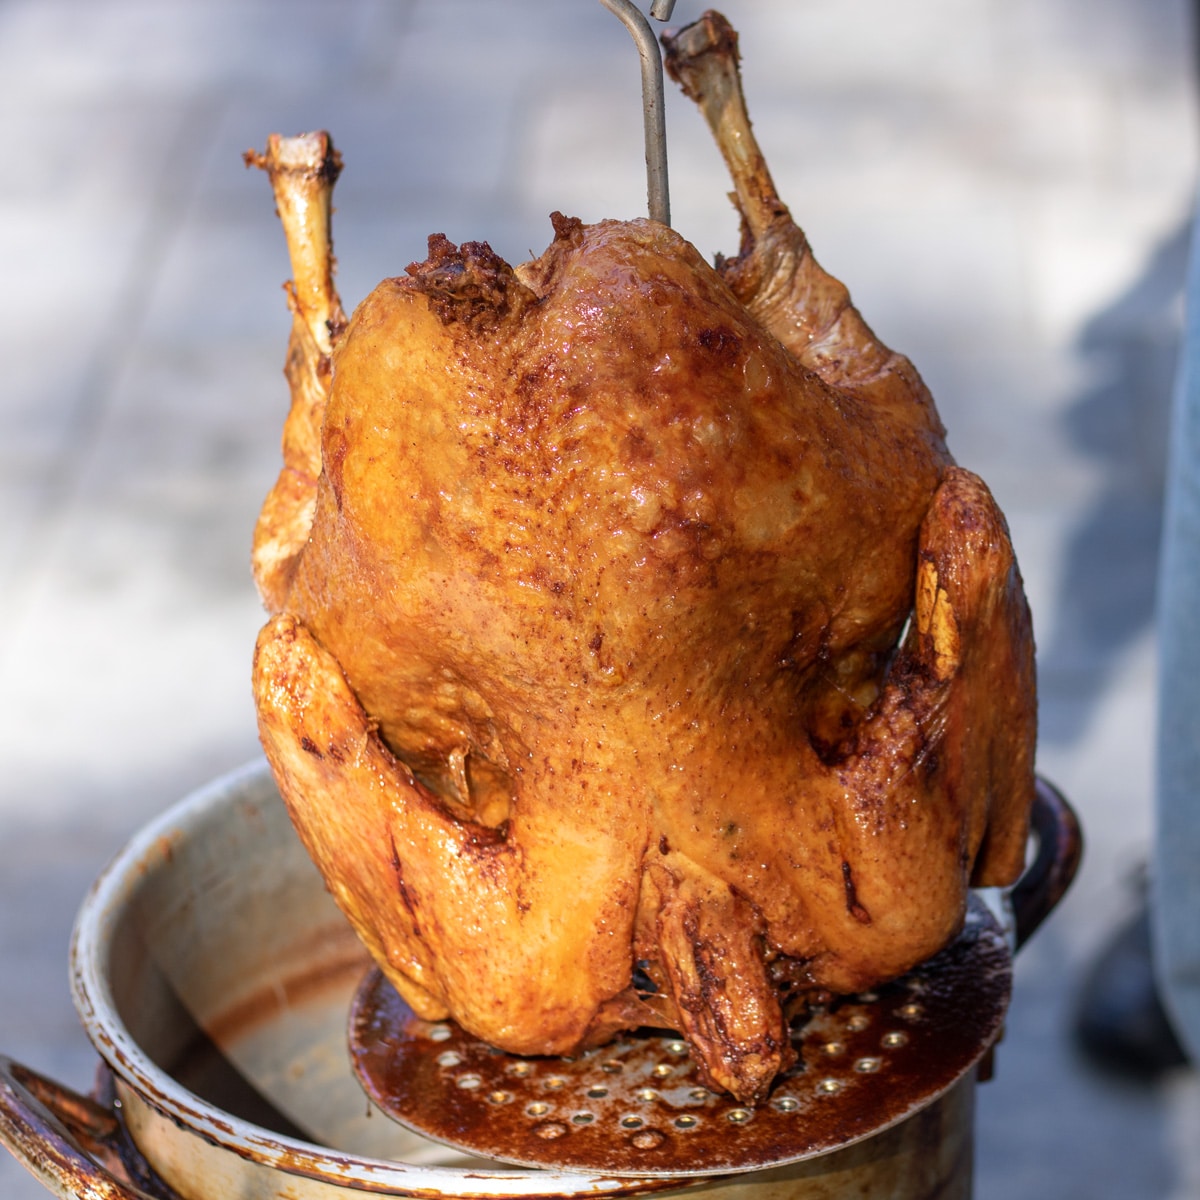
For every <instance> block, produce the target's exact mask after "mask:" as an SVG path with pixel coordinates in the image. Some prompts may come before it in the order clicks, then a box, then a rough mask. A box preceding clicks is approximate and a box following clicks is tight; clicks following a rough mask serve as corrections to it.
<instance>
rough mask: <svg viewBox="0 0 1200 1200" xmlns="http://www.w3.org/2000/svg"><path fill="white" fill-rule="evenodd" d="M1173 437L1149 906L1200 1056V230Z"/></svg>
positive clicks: (1176, 1017) (1182, 1018)
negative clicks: (1150, 898) (1153, 859)
mask: <svg viewBox="0 0 1200 1200" xmlns="http://www.w3.org/2000/svg"><path fill="white" fill-rule="evenodd" d="M1194 237H1195V235H1194ZM1170 437H1171V442H1170V453H1169V461H1168V468H1167V489H1166V499H1165V510H1164V523H1163V543H1162V554H1161V559H1160V567H1159V594H1158V637H1159V713H1158V779H1157V803H1158V834H1157V845H1156V848H1155V862H1154V865H1153V870H1152V886H1153V901H1152V904H1151V913H1152V917H1153V927H1154V950H1155V956H1154V957H1155V962H1156V964H1157V968H1158V977H1159V982H1160V986H1161V991H1162V996H1163V1001H1164V1004H1165V1006H1166V1009H1167V1011H1168V1013H1169V1014H1170V1016H1171V1019H1172V1024H1173V1025H1174V1027H1175V1032H1176V1033H1177V1034H1178V1036H1179V1038H1180V1040H1181V1041H1182V1042H1183V1043H1184V1046H1185V1048H1186V1049H1187V1051H1188V1053H1189V1055H1190V1057H1191V1060H1192V1061H1193V1062H1200V237H1195V240H1194V242H1193V247H1192V258H1191V264H1190V267H1189V271H1188V286H1187V318H1186V324H1185V329H1184V340H1183V350H1182V354H1181V358H1180V372H1179V379H1178V383H1177V386H1176V392H1175V408H1174V415H1173V419H1172V424H1171V435H1170Z"/></svg>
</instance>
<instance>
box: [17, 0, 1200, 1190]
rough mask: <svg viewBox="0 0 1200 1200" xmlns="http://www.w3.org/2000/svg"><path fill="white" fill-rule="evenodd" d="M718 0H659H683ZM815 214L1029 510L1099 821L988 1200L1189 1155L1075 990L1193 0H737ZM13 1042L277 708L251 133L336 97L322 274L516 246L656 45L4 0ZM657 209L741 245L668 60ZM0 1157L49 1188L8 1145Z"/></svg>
mask: <svg viewBox="0 0 1200 1200" xmlns="http://www.w3.org/2000/svg"><path fill="white" fill-rule="evenodd" d="M701 8H702V6H701V5H699V4H695V3H692V2H691V0H680V2H679V4H678V6H677V9H676V13H675V20H674V22H673V23H682V22H685V21H688V20H691V19H693V18H694V17H695V16H697V15H699V12H700V11H701ZM725 11H726V13H727V15H728V16H729V17H730V18H731V19H732V20H733V22H734V24H735V25H737V26H738V27H739V28H740V30H741V33H742V50H743V56H744V68H745V75H746V85H747V91H748V94H749V100H750V105H751V110H752V115H753V117H754V119H755V125H756V129H757V131H758V133H759V135H760V138H761V140H762V142H763V144H764V147H765V150H766V152H767V155H768V157H769V160H770V162H771V164H772V168H773V170H774V173H775V176H776V180H777V182H778V184H779V186H780V189H781V191H782V192H783V194H784V196H785V198H786V199H787V200H788V202H789V203H790V204H791V206H792V209H793V211H794V213H795V214H796V216H797V218H798V220H799V221H800V222H801V224H802V225H803V226H804V227H805V228H806V230H807V232H808V234H809V236H810V239H811V241H812V243H813V246H814V248H815V250H816V253H817V255H818V257H819V258H820V259H821V261H822V263H823V264H824V265H825V266H826V267H827V268H829V269H830V270H831V271H833V272H834V274H836V275H838V276H839V277H840V278H842V279H843V280H845V281H846V282H847V283H848V284H849V285H850V287H851V289H852V291H853V293H854V296H855V300H856V302H857V303H858V305H859V307H860V308H861V309H862V311H863V312H864V314H865V315H866V317H867V319H868V320H869V321H870V322H871V324H872V325H873V326H874V328H875V329H876V331H877V332H878V333H879V334H880V336H881V337H883V338H884V340H886V341H888V342H889V343H891V344H892V345H894V346H896V347H897V348H899V349H901V350H903V351H904V352H905V353H907V354H908V355H909V356H910V357H911V358H912V359H913V360H914V361H915V362H916V363H917V365H918V367H919V368H920V370H921V371H922V373H923V374H924V376H925V378H926V380H927V381H928V383H929V384H930V386H931V388H932V390H933V392H934V395H935V396H936V397H937V398H938V403H939V406H940V408H941V411H942V414H943V417H944V419H945V422H946V424H947V426H948V428H949V431H950V439H951V446H952V449H953V450H954V452H955V454H956V455H957V457H958V459H959V461H960V462H962V463H963V464H964V465H966V466H969V467H971V468H973V469H974V470H976V471H978V472H979V473H980V474H982V475H983V476H984V478H985V479H987V480H988V482H989V483H990V484H991V485H992V488H993V490H994V491H995V493H996V495H997V497H998V499H999V500H1000V503H1001V505H1002V506H1003V507H1004V509H1005V510H1006V512H1007V514H1008V517H1009V520H1010V524H1011V526H1012V531H1013V537H1014V542H1015V544H1016V547H1017V551H1018V554H1019V556H1020V558H1021V563H1022V568H1023V571H1024V575H1025V579H1026V583H1027V586H1028V591H1029V595H1030V599H1031V603H1032V605H1033V609H1034V614H1035V620H1036V623H1037V628H1038V631H1039V645H1040V654H1041V659H1040V662H1041V704H1042V743H1041V751H1040V760H1039V761H1040V764H1041V769H1042V771H1043V773H1044V774H1046V775H1047V776H1049V777H1050V778H1051V779H1053V780H1054V781H1055V782H1057V783H1058V784H1059V785H1060V786H1061V787H1062V788H1063V789H1064V790H1065V791H1066V793H1067V794H1068V795H1069V796H1070V797H1071V798H1072V799H1073V801H1074V802H1075V804H1076V805H1077V807H1078V809H1079V811H1080V813H1081V815H1082V817H1083V819H1084V822H1085V825H1086V828H1087V833H1088V858H1087V862H1086V865H1085V868H1084V870H1083V872H1082V875H1081V878H1080V879H1079V881H1078V883H1077V886H1076V888H1075V890H1074V892H1073V893H1072V895H1071V896H1070V897H1069V899H1068V901H1067V902H1066V903H1065V904H1064V905H1063V906H1062V908H1061V909H1060V911H1059V913H1058V914H1057V915H1056V916H1055V917H1054V918H1053V919H1052V921H1051V922H1050V923H1049V924H1048V925H1047V926H1046V928H1045V929H1044V930H1043V931H1042V932H1040V933H1039V934H1038V936H1037V938H1036V939H1035V940H1034V941H1033V942H1032V943H1031V944H1030V946H1029V947H1028V948H1027V950H1026V951H1025V952H1023V954H1022V956H1021V959H1020V960H1019V963H1018V971H1017V979H1018V982H1017V990H1016V996H1015V999H1014V1006H1013V1010H1012V1019H1011V1021H1010V1023H1009V1028H1008V1033H1007V1037H1006V1039H1005V1041H1004V1043H1003V1045H1002V1047H1001V1049H1000V1052H999V1054H998V1074H997V1078H996V1079H995V1081H993V1082H992V1083H989V1084H988V1085H987V1086H986V1087H984V1088H983V1089H982V1090H981V1093H980V1111H979V1118H978V1176H979V1178H978V1185H977V1196H978V1198H979V1200H1008V1198H1014V1197H1020V1198H1021V1200H1030V1198H1036V1197H1041V1196H1046V1197H1050V1196H1053V1197H1055V1200H1074V1198H1078V1200H1084V1198H1085V1197H1086V1198H1087V1200H1109V1198H1111V1200H1131V1198H1134V1197H1137V1198H1139V1200H1182V1198H1183V1197H1198V1196H1200V1150H1198V1149H1197V1146H1198V1145H1200V1137H1197V1130H1200V1091H1198V1089H1197V1084H1196V1080H1195V1078H1194V1076H1193V1075H1192V1074H1191V1073H1189V1072H1184V1073H1181V1074H1180V1075H1179V1076H1178V1077H1177V1078H1173V1079H1171V1080H1169V1081H1167V1082H1166V1083H1165V1084H1163V1085H1161V1086H1159V1087H1154V1088H1136V1087H1132V1086H1130V1085H1124V1084H1119V1083H1117V1082H1115V1081H1113V1080H1110V1079H1108V1078H1105V1077H1103V1076H1100V1075H1098V1074H1095V1073H1094V1072H1092V1071H1091V1070H1090V1069H1089V1068H1088V1067H1087V1066H1086V1065H1085V1064H1084V1063H1082V1062H1080V1061H1079V1060H1078V1059H1077V1057H1076V1056H1075V1055H1074V1052H1073V1051H1072V1049H1071V1046H1070V1043H1069V1038H1068V1034H1067V1024H1068V1018H1069V1010H1070V1006H1071V1004H1072V1003H1073V1000H1074V995H1075V989H1076V987H1077V986H1078V985H1077V980H1078V977H1079V973H1080V970H1081V968H1082V966H1083V965H1084V964H1085V963H1086V962H1087V960H1088V958H1089V956H1090V954H1091V953H1092V952H1093V951H1094V950H1095V948H1096V947H1097V946H1098V945H1099V944H1100V943H1101V942H1102V941H1103V939H1104V937H1105V935H1106V934H1107V932H1108V931H1109V930H1110V929H1111V928H1112V926H1113V924H1114V923H1115V922H1116V921H1117V920H1118V919H1119V918H1120V917H1121V916H1122V915H1123V914H1124V913H1125V912H1126V911H1127V910H1128V909H1129V908H1131V907H1132V905H1133V904H1134V903H1135V901H1136V888H1135V887H1134V886H1133V884H1132V882H1131V880H1132V879H1133V877H1134V876H1135V875H1136V872H1137V869H1138V867H1139V864H1140V863H1141V862H1142V861H1143V860H1144V858H1145V856H1146V853H1147V849H1148V845H1149V838H1150V831H1151V820H1152V816H1151V809H1150V781H1151V766H1152V763H1151V738H1152V730H1153V684H1154V630H1153V614H1152V599H1153V578H1154V569H1155V556H1156V540H1157V532H1158V501H1159V493H1160V488H1161V474H1162V459H1163V438H1164V436H1165V412H1166V405H1167V402H1168V394H1169V388H1170V375H1171V369H1172V364H1173V355H1174V347H1175V342H1176V339H1177V336H1178V329H1179V318H1180V283H1181V279H1182V271H1183V263H1184V258H1185V254H1186V231H1185V225H1184V222H1185V219H1186V217H1187V214H1188V212H1189V210H1190V205H1191V197H1192V190H1193V184H1194V177H1195V170H1196V159H1197V155H1196V148H1197V130H1196V115H1195V104H1194V94H1193V93H1194V83H1193V70H1192V66H1193V64H1192V53H1193V40H1192V32H1191V28H1190V23H1189V16H1190V13H1189V9H1188V6H1187V4H1186V3H1185V0H1004V2H1001V0H983V2H980V3H975V4H969V5H965V4H961V3H955V2H954V0H909V2H908V3H906V4H903V5H897V4H894V3H890V2H888V0H808V2H806V3H804V4H796V3H793V2H792V0H728V5H727V7H726V8H725ZM0 79H3V80H4V84H5V86H4V88H3V89H2V91H0V131H2V137H3V146H4V151H5V152H4V156H3V158H4V161H3V167H2V168H0V278H2V279H3V281H4V284H5V286H4V289H3V295H2V296H0V362H2V363H3V365H4V372H3V376H2V382H0V511H2V512H3V518H2V519H0V762H2V763H3V775H2V777H0V1051H4V1052H6V1053H8V1054H11V1055H13V1056H15V1057H17V1058H19V1059H21V1060H23V1061H25V1062H27V1063H29V1065H31V1066H34V1067H36V1068H38V1069H40V1070H42V1071H45V1072H46V1073H48V1074H51V1075H54V1076H57V1077H58V1078H60V1079H62V1080H63V1081H64V1082H66V1083H69V1084H72V1085H73V1086H76V1087H79V1088H86V1087H87V1086H88V1085H89V1082H90V1077H91V1073H92V1070H93V1067H94V1064H95V1055H94V1053H93V1052H92V1051H91V1049H90V1047H88V1045H87V1044H86V1042H85V1040H84V1038H83V1035H82V1033H81V1032H80V1031H79V1029H78V1025H77V1022H76V1020H75V1016H74V1013H73V1011H72V1008H71V1004H70V999H69V996H68V994H67V985H66V955H67V939H68V936H69V930H70V925H71V921H72V918H73V915H74V911H75V908H76V906H77V905H78V903H79V901H80V900H81V898H82V896H83V894H84V891H85V890H86V887H87V885H88V883H89V882H90V880H91V879H92V878H93V876H94V875H95V874H96V873H97V872H98V870H99V869H100V867H101V866H102V865H103V863H104V862H105V860H106V859H107V858H108V857H109V855H110V854H112V853H113V852H114V851H115V850H116V849H117V848H118V847H119V846H120V845H121V843H122V842H123V841H124V840H125V839H126V838H127V837H128V836H129V835H130V834H131V833H132V832H133V831H134V830H135V829H136V828H137V827H138V826H139V825H141V824H142V823H143V822H144V821H146V820H147V819H148V818H149V817H150V816H152V815H153V814H155V813H157V812H159V811H160V810H161V809H163V808H164V807H166V806H167V805H169V804H170V803H172V802H173V801H174V800H176V799H177V798H179V797H180V796H182V795H183V794H184V793H185V792H186V791H187V790H188V789H189V788H191V787H192V786H194V785H196V784H198V783H200V782H202V781H204V780H207V779H209V778H211V777H212V776H214V775H216V774H218V773H219V772H222V771H224V770H226V769H227V768H229V767H232V766H234V765H236V764H238V763H240V762H242V761H244V760H246V759H248V758H250V757H251V756H253V755H255V754H256V752H257V746H256V739H255V732H254V720H253V713H252V706H251V703H250V697H249V690H248V671H249V656H250V650H251V646H252V643H253V639H254V635H255V632H256V630H257V628H258V625H259V623H260V622H261V619H262V618H261V610H260V608H259V605H258V601H257V599H256V597H255V595H254V591H253V587H252V585H251V581H250V576H249V569H248V543H249V537H250V531H251V529H252V527H253V523H254V518H255V514H256V511H257V508H258V505H259V503H260V502H261V499H262V496H263V495H264V493H265V492H266V489H267V488H268V487H269V485H270V483H271V481H272V479H273V478H274V475H275V473H276V470H277V464H278V439H279V429H280V424H281V420H282V417H283V414H284V411H285V407H286V392H285V385H284V382H283V379H282V377H281V374H280V367H281V363H282V359H283V352H284V344H285V340H286V337H287V329H288V317H287V313H286V310H285V306H284V299H283V295H282V293H281V291H280V284H281V283H282V281H283V280H284V279H286V278H287V277H288V274H289V269H288V265H287V259H286V254H285V251H284V246H283V239H282V235H281V233H280V231H279V228H278V223H277V222H276V220H275V218H274V216H273V214H272V205H271V200H270V197H269V193H268V189H267V184H266V181H265V179H264V178H262V177H261V176H260V175H259V174H258V173H257V172H246V171H245V170H244V169H243V167H242V164H241V158H240V155H241V152H242V151H243V150H245V149H247V148H249V147H255V146H257V147H261V146H262V145H263V143H264V141H265V138H266V135H267V134H268V133H270V132H271V131H273V130H278V131H280V132H285V133H289V132H293V133H294V132H299V131H301V130H305V129H311V128H328V129H330V130H331V131H332V132H333V134H334V136H335V138H336V140H337V142H338V145H339V146H340V148H341V150H342V152H343V154H344V157H345V161H346V169H345V172H344V174H343V177H342V180H341V182H340V183H339V185H338V190H337V196H336V203H337V216H336V224H335V236H336V242H337V251H338V261H339V284H340V287H341V290H342V295H343V298H344V299H345V301H346V302H347V306H348V307H349V306H350V305H352V304H354V303H356V302H357V301H358V300H360V299H361V298H362V297H363V296H364V295H365V294H366V292H367V291H368V290H369V289H370V288H371V287H372V286H373V285H374V283H375V282H376V281H377V280H378V279H379V278H381V277H383V276H385V275H394V274H398V273H400V272H401V271H402V270H403V268H404V266H405V265H406V264H407V263H409V262H410V261H413V260H414V259H420V258H422V257H423V256H424V252H425V238H426V235H428V234H429V233H432V232H435V231H437V232H444V233H445V234H447V236H449V237H450V238H451V239H452V240H454V241H461V240H466V239H486V240H489V241H490V242H491V243H492V245H493V247H494V248H495V249H496V250H498V251H499V252H500V253H502V254H503V255H505V257H507V258H509V259H510V260H511V261H520V260H522V259H524V258H526V257H528V256H529V255H530V254H531V253H536V252H539V251H540V250H541V249H542V248H543V247H544V246H545V245H546V243H547V242H548V240H549V238H550V226H549V221H548V219H547V214H548V213H549V212H550V211H551V210H553V209H560V210H562V211H564V212H566V213H569V214H573V215H577V216H579V217H582V218H583V219H585V220H595V219H598V218H601V217H604V216H633V215H639V214H640V213H642V212H643V210H644V198H645V183H644V176H643V172H642V150H641V146H640V136H641V132H640V114H639V111H638V75H637V60H636V54H635V53H634V51H633V47H632V45H631V43H630V41H629V38H628V35H627V34H626V33H625V31H624V30H623V29H621V28H620V27H619V25H618V24H617V22H616V21H615V20H614V19H613V18H612V17H611V16H610V15H608V14H607V13H606V12H604V10H603V9H602V8H601V7H600V6H599V5H598V4H596V3H595V2H594V0H559V2H558V3H554V4H549V3H545V2H544V0H543V2H540V3H539V2H538V0H506V2H505V3H503V4H501V3H496V2H492V3H488V2H486V0H342V2H341V3H339V4H337V5H332V4H329V3H324V2H317V0H288V2H285V0H203V2H202V0H87V2H85V0H0ZM667 118H668V137H669V145H670V155H671V179H672V201H673V209H674V224H675V225H676V227H677V228H678V229H679V230H680V231H681V232H682V233H683V234H684V235H685V236H687V237H688V238H690V239H691V240H692V241H693V242H694V243H695V244H696V245H697V246H698V247H699V248H700V250H701V251H702V252H704V253H705V254H712V253H713V252H714V251H717V250H726V251H730V252H731V251H733V250H734V249H736V221H735V219H734V215H733V211H732V209H731V207H730V205H729V204H728V202H727V200H726V199H725V192H726V190H727V183H726V180H725V176H724V173H723V169H722V167H721V165H720V162H719V160H718V158H717V155H716V152H715V150H714V149H713V147H712V146H711V144H710V142H709V139H708V134H707V131H706V129H705V128H704V127H703V123H702V122H701V121H700V119H699V118H698V116H697V115H696V114H695V112H694V111H692V110H691V108H690V106H689V105H688V104H687V103H686V102H685V101H682V100H681V99H680V98H678V97H677V96H675V95H674V94H672V95H671V96H670V97H669V102H668V113H667ZM0 1191H2V1192H3V1194H4V1195H5V1196H7V1197H9V1198H10V1200H35V1198H36V1197H38V1196H41V1195H43V1194H44V1193H42V1192H41V1191H40V1189H38V1187H37V1185H36V1184H34V1182H33V1181H32V1180H31V1179H29V1178H28V1177H27V1176H26V1175H25V1174H24V1173H23V1172H22V1171H21V1169H20V1168H19V1167H18V1166H17V1165H16V1163H15V1162H13V1161H12V1160H10V1159H9V1158H8V1157H7V1156H0Z"/></svg>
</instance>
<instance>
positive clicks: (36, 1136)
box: [0, 1054, 177, 1200]
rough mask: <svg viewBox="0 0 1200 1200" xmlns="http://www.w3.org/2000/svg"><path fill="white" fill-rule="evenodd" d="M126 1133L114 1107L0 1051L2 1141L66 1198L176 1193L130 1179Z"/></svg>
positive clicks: (150, 1198)
mask: <svg viewBox="0 0 1200 1200" xmlns="http://www.w3.org/2000/svg"><path fill="white" fill-rule="evenodd" d="M123 1133H124V1131H123V1129H122V1127H121V1124H120V1122H119V1121H118V1119H117V1117H116V1114H115V1113H114V1112H113V1110H112V1109H111V1108H106V1107H105V1106H104V1105H102V1104H99V1103H97V1102H96V1101H95V1100H92V1099H90V1098H89V1097H87V1096H81V1095H79V1094H78V1093H77V1092H73V1091H71V1089H70V1088H66V1087H63V1085H62V1084H60V1083H55V1082H54V1080H52V1079H47V1078H46V1076H44V1075H40V1074H38V1072H37V1071H33V1070H31V1069H30V1068H29V1067H25V1066H22V1065H21V1064H20V1063H18V1062H14V1061H13V1060H12V1059H11V1058H9V1057H8V1056H7V1055H3V1054H0V1146H5V1147H7V1149H8V1150H9V1151H11V1152H12V1154H13V1156H14V1157H15V1158H16V1159H17V1161H18V1162H20V1163H21V1165H22V1166H23V1167H25V1168H26V1170H28V1171H30V1172H31V1173H32V1174H33V1175H34V1176H35V1177H36V1178H37V1179H38V1180H39V1182H41V1183H42V1184H43V1186H45V1187H46V1188H48V1189H49V1190H50V1191H51V1192H52V1193H53V1194H54V1195H55V1196H58V1197H60V1200H75V1198H76V1197H80V1196H84V1197H88V1200H163V1198H164V1197H168V1196H174V1193H173V1192H171V1191H170V1190H169V1189H168V1188H167V1187H166V1185H165V1184H161V1183H159V1182H158V1181H157V1180H154V1181H149V1180H148V1181H147V1182H148V1183H150V1185H151V1187H152V1188H153V1191H146V1190H144V1189H143V1188H142V1187H141V1186H138V1185H137V1184H134V1183H133V1182H132V1181H130V1180H129V1179H128V1176H127V1169H126V1168H125V1164H124V1161H123V1160H124V1157H125V1156H124V1154H123V1153H122V1149H123V1148H122V1138H123ZM123 1174H124V1175H126V1178H124V1179H122V1178H120V1176H121V1175H123ZM176 1200H177V1198H176Z"/></svg>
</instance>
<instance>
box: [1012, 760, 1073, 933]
mask: <svg viewBox="0 0 1200 1200" xmlns="http://www.w3.org/2000/svg"><path fill="white" fill-rule="evenodd" d="M1031 823H1032V832H1033V835H1034V837H1035V838H1036V839H1037V854H1036V855H1035V857H1034V860H1033V863H1032V864H1031V865H1030V866H1029V867H1028V869H1027V870H1026V871H1025V874H1024V875H1022V876H1021V878H1020V879H1019V880H1018V881H1017V883H1016V885H1015V886H1014V887H1013V889H1012V892H1011V893H1010V898H1011V901H1012V907H1013V914H1014V916H1015V917H1016V926H1017V928H1016V943H1017V949H1020V948H1021V947H1022V946H1023V945H1024V944H1025V943H1026V942H1027V941H1028V940H1029V939H1030V937H1031V936H1032V935H1033V932H1034V930H1035V929H1037V927H1038V926H1039V925H1040V924H1041V923H1042V922H1043V921H1044V920H1045V919H1046V917H1047V916H1048V915H1049V914H1050V912H1051V910H1052V909H1053V908H1054V907H1055V905H1057V904H1058V902H1059V901H1060V900H1061V899H1062V898H1063V896H1064V895H1065V894H1066V891H1067V888H1069V887H1070V886H1071V881H1072V880H1073V879H1074V878H1075V872H1076V871H1077V870H1078V869H1079V861H1080V859H1081V857H1082V855H1083V833H1082V831H1081V830H1080V827H1079V818H1078V817H1077V816H1076V815H1075V812H1074V810H1073V809H1072V808H1071V806H1070V804H1068V803H1067V799H1066V797H1065V796H1064V795H1063V794H1062V792H1060V791H1059V790H1058V789H1057V788H1056V787H1054V785H1053V784H1051V783H1048V782H1047V781H1046V780H1045V779H1042V778H1040V777H1039V778H1038V780H1037V792H1036V794H1035V797H1034V803H1033V813H1032V819H1031Z"/></svg>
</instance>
